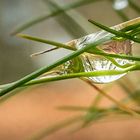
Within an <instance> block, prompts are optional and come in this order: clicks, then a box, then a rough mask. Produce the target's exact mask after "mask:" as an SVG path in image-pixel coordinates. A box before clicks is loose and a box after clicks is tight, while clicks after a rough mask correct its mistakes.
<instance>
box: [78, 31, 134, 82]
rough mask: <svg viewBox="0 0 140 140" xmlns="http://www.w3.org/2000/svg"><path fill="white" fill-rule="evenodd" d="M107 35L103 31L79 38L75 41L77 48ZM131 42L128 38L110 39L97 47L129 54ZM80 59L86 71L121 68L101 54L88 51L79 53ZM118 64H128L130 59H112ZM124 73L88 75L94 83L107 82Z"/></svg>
mask: <svg viewBox="0 0 140 140" xmlns="http://www.w3.org/2000/svg"><path fill="white" fill-rule="evenodd" d="M105 35H107V33H106V32H105V31H101V32H97V33H94V34H91V35H88V36H86V37H83V38H81V39H79V40H78V41H77V43H76V47H77V49H80V48H83V47H85V46H86V45H87V44H89V43H92V42H94V41H97V40H98V39H100V38H102V37H104V36H105ZM131 47H132V42H131V41H130V40H123V41H117V40H112V41H110V42H106V43H104V44H103V45H101V46H98V48H99V49H100V50H102V51H104V52H106V53H114V54H126V55H131V53H132V51H131ZM81 59H82V62H83V66H84V70H85V71H86V72H91V71H101V70H121V69H122V68H120V67H117V66H116V65H115V64H113V63H112V62H111V61H109V60H108V59H106V58H105V57H103V56H97V55H93V54H89V53H84V54H82V55H81ZM114 60H115V61H116V62H117V63H118V64H120V65H122V66H123V65H125V64H130V63H132V61H130V60H123V59H118V58H115V59H114ZM124 75H125V74H120V75H115V76H98V77H90V79H91V80H92V81H93V82H95V83H108V82H112V81H114V80H117V79H119V78H120V77H122V76H124Z"/></svg>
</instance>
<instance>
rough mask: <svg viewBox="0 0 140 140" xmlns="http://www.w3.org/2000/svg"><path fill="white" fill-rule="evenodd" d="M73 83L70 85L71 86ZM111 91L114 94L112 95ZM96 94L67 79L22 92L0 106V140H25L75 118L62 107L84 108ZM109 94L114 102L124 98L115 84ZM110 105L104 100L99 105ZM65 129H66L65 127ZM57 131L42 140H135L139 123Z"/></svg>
mask: <svg viewBox="0 0 140 140" xmlns="http://www.w3.org/2000/svg"><path fill="white" fill-rule="evenodd" d="M71 83H73V84H71ZM114 91H115V93H114ZM96 94H97V92H96V91H95V90H94V89H92V88H91V87H90V86H89V85H87V84H86V83H83V82H82V81H80V80H67V81H61V82H55V83H50V84H48V85H44V86H38V87H34V88H33V87H32V88H30V89H26V90H24V91H22V92H20V93H19V94H17V95H16V96H13V97H11V98H10V99H9V100H8V101H5V102H3V103H2V104H1V105H0V140H25V139H26V138H27V137H29V136H31V135H32V134H35V133H36V132H38V131H40V130H42V129H44V128H47V127H49V126H51V125H53V124H55V123H57V122H59V121H61V120H64V119H67V118H70V117H71V116H77V114H79V113H76V112H69V111H60V110H57V109H56V107H58V106H62V105H81V106H88V105H90V103H91V101H92V100H93V98H94V97H95V95H96ZM109 94H111V95H112V96H113V97H115V98H117V99H118V100H119V99H121V98H123V97H124V94H123V91H122V90H121V89H120V88H119V87H118V86H117V85H116V86H113V87H111V89H110V92H109ZM111 104H112V103H111V102H109V101H108V100H107V99H106V98H104V99H103V101H102V103H101V106H102V107H104V106H106V107H107V106H108V105H111ZM68 128H69V127H68ZM72 128H73V127H70V129H65V130H61V131H59V132H57V133H55V134H52V135H50V136H49V137H47V138H45V139H46V140H71V139H72V140H93V139H94V140H125V139H126V140H139V139H140V133H139V130H140V121H138V120H134V119H133V118H132V119H130V120H120V121H119V120H118V121H113V122H112V121H107V122H104V123H101V122H100V123H95V124H93V125H92V126H91V127H89V128H86V129H83V130H80V131H78V132H76V133H70V132H72V130H73V129H72Z"/></svg>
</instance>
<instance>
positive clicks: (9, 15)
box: [0, 0, 140, 140]
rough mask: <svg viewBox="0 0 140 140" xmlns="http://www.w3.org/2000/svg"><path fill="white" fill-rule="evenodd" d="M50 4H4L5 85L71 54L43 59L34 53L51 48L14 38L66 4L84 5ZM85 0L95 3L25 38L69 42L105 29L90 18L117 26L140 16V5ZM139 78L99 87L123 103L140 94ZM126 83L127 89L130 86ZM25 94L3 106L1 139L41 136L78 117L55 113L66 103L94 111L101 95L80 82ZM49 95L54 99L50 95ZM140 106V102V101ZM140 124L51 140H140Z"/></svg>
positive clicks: (63, 0)
mask: <svg viewBox="0 0 140 140" xmlns="http://www.w3.org/2000/svg"><path fill="white" fill-rule="evenodd" d="M50 1H51V0H50ZM50 1H49V0H0V84H5V83H8V82H12V81H15V80H18V79H20V78H22V77H24V76H25V75H27V74H29V73H31V72H33V71H35V70H37V69H38V68H40V67H42V66H45V65H48V64H50V63H52V62H54V61H56V60H57V59H59V58H61V57H64V56H65V55H67V54H68V53H70V52H69V51H66V50H64V49H60V50H57V51H54V52H50V53H47V54H44V55H41V56H38V57H30V55H31V54H33V53H35V52H38V51H43V50H46V49H48V48H50V46H48V45H46V44H42V43H37V42H32V41H28V40H24V39H21V38H19V37H17V36H10V33H11V32H12V31H13V30H14V29H16V28H17V27H18V26H20V25H22V24H23V23H26V22H28V21H30V20H32V19H35V18H37V17H39V16H42V15H46V14H49V13H51V12H53V11H54V10H56V8H58V7H57V6H60V7H65V5H70V4H72V3H75V2H77V1H79V0H52V2H54V3H55V4H56V5H52V4H51V2H50ZM83 1H84V0H83ZM85 1H89V2H85V4H83V5H81V6H79V7H77V8H74V9H71V10H68V11H67V12H66V13H67V15H68V16H69V17H67V16H66V15H65V14H60V15H58V16H55V17H52V18H49V19H48V20H44V21H43V22H40V23H38V24H36V25H34V26H32V27H30V28H29V29H26V30H25V31H23V33H26V34H29V35H33V36H37V37H40V38H44V39H49V40H54V41H58V42H62V43H65V42H68V41H70V40H72V39H75V38H79V37H82V36H84V35H87V34H90V33H93V32H95V31H97V30H99V29H98V28H96V27H95V26H93V25H91V24H90V23H89V22H88V21H87V20H88V19H93V20H95V21H98V22H100V23H102V24H105V25H107V26H113V25H116V24H119V23H121V22H124V21H127V20H129V19H133V18H136V17H139V16H140V9H139V7H140V0H131V1H132V3H131V2H129V0H93V1H95V2H90V1H91V0H85ZM134 4H135V5H134ZM73 21H74V22H73ZM137 46H138V44H137ZM133 52H134V54H140V49H139V48H138V47H136V48H133ZM139 75H140V73H139V72H135V73H131V74H129V75H127V76H125V77H124V78H122V79H121V80H119V81H117V82H114V83H111V84H108V85H99V87H100V88H106V86H107V91H108V93H109V94H111V93H112V94H111V95H112V96H113V97H115V98H116V99H118V100H120V99H123V98H124V97H126V96H128V94H129V93H132V92H135V91H137V92H138V93H139ZM126 81H127V85H125V83H126ZM108 87H109V88H108ZM114 91H115V92H114ZM21 93H22V94H20V95H18V96H15V97H13V98H11V99H10V100H8V102H6V103H4V104H2V106H0V116H1V119H0V124H1V126H0V130H2V131H0V139H1V140H8V139H9V138H10V139H11V140H19V139H21V140H22V139H26V138H27V136H28V135H31V134H32V133H35V132H37V130H40V129H43V128H45V127H46V126H51V125H52V124H55V122H57V121H59V120H63V119H65V118H66V117H70V116H73V114H75V112H69V111H68V112H61V111H59V110H57V111H56V110H54V108H56V106H60V105H66V104H67V105H82V106H84V105H85V106H88V105H90V104H91V102H92V100H93V99H94V98H95V96H96V95H97V91H96V90H93V89H92V88H91V87H90V86H88V85H87V84H85V83H84V82H81V81H80V80H78V79H76V80H67V81H61V82H55V83H51V84H47V86H46V85H43V86H41V87H40V86H39V87H35V88H30V89H26V90H25V91H22V92H21ZM23 93H24V94H23ZM46 93H48V94H47V95H46ZM93 93H94V94H93ZM137 97H139V96H137ZM50 101H51V102H50ZM137 101H138V102H139V103H140V101H139V98H137ZM134 104H135V103H134V102H133V103H131V105H134ZM110 105H112V103H111V102H110V101H108V100H107V99H103V100H102V102H101V103H100V106H103V107H108V106H110ZM138 107H139V106H138ZM21 108H22V109H21ZM122 124H123V125H122ZM139 124H140V122H139V121H138V120H135V119H134V120H133V119H131V120H129V121H128V120H127V121H113V122H105V123H103V124H95V125H94V126H92V127H90V128H86V129H85V130H82V131H79V132H78V133H74V134H72V133H67V132H66V130H64V131H62V132H60V133H57V134H56V135H53V136H51V137H49V138H48V139H49V140H55V139H57V140H59V139H61V140H62V139H64V140H70V139H75V140H87V139H89V140H91V139H95V140H104V139H108V140H124V139H127V140H134V139H135V140H139V139H140V134H139V129H140V127H139V126H140V125H139ZM72 131H73V130H72ZM46 139H47V138H46Z"/></svg>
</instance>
